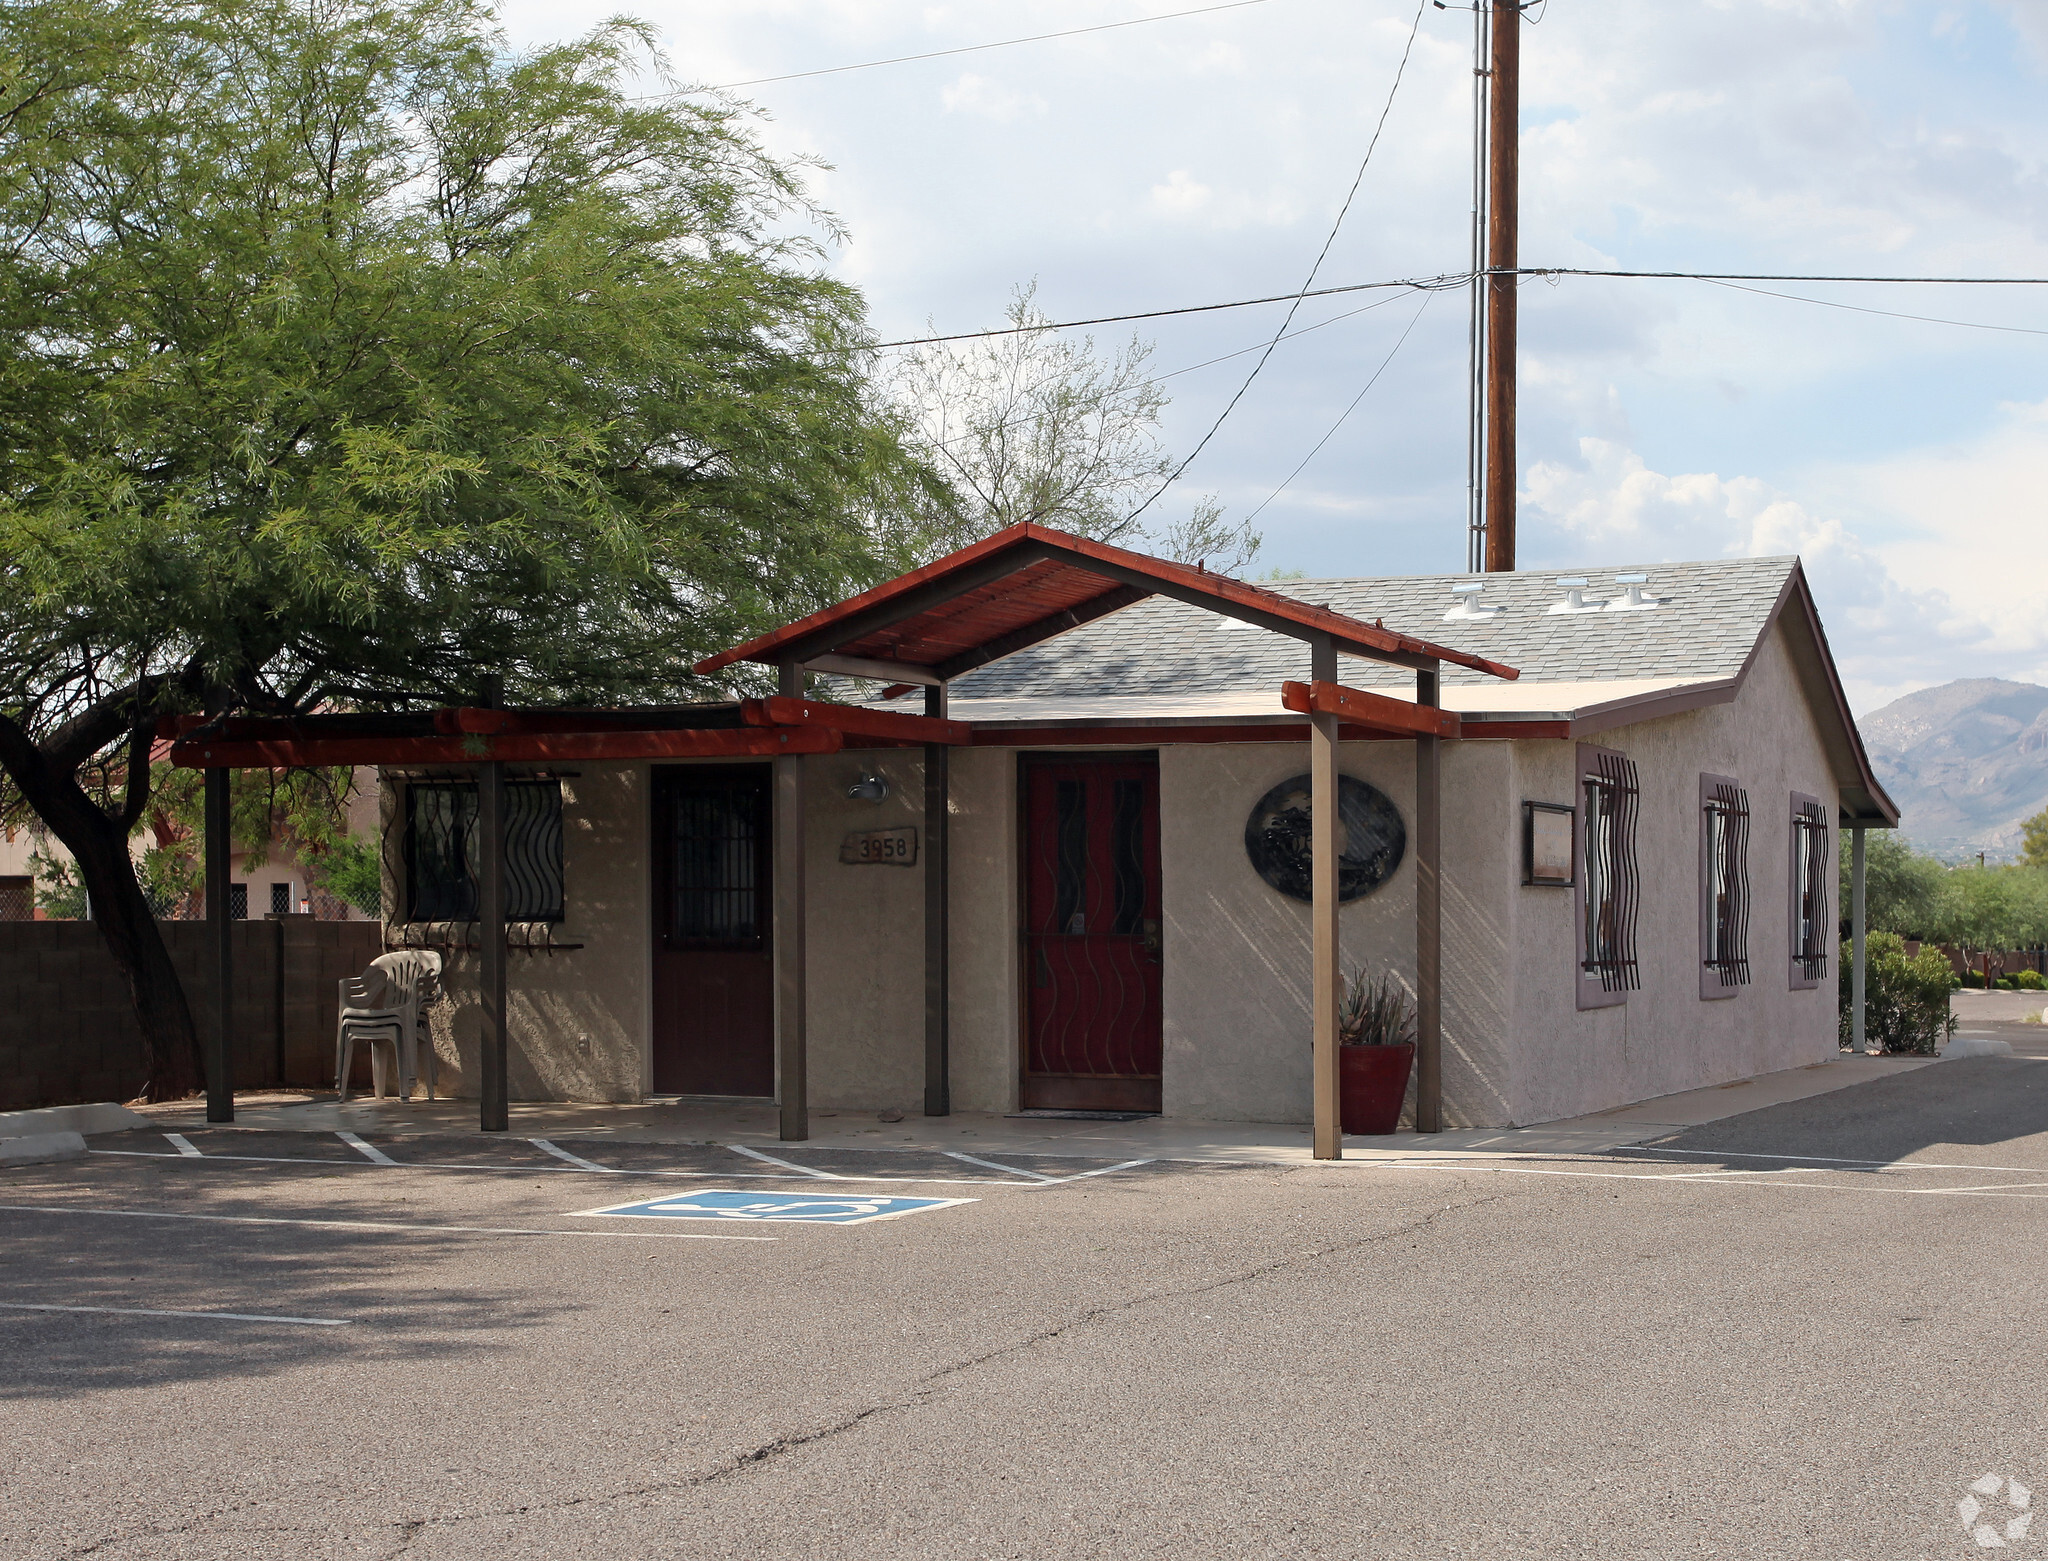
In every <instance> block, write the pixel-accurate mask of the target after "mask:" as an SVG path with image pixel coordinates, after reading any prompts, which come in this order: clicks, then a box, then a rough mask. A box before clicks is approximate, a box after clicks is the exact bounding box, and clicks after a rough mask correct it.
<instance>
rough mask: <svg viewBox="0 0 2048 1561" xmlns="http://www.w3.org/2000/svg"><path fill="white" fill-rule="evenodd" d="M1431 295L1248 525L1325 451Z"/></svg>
mask: <svg viewBox="0 0 2048 1561" xmlns="http://www.w3.org/2000/svg"><path fill="white" fill-rule="evenodd" d="M1429 298H1430V295H1429V294H1428V293H1424V294H1423V295H1422V302H1421V303H1420V304H1419V305H1417V307H1416V310H1415V315H1414V317H1413V318H1412V319H1410V320H1409V322H1408V324H1407V327H1406V329H1404V330H1403V331H1402V332H1401V334H1400V336H1399V337H1398V338H1396V340H1395V342H1394V345H1393V346H1391V347H1389V348H1388V349H1387V355H1386V356H1385V357H1384V358H1382V359H1380V366H1379V367H1378V368H1376V369H1374V370H1373V371H1372V378H1371V379H1369V380H1367V381H1366V382H1365V384H1364V386H1363V387H1362V388H1361V389H1360V390H1359V392H1358V394H1357V395H1355V396H1353V397H1352V398H1351V405H1349V406H1348V407H1346V408H1345V409H1344V410H1343V411H1342V412H1341V413H1340V414H1338V417H1337V421H1336V422H1334V423H1332V424H1331V425H1330V431H1329V432H1328V433H1326V434H1324V435H1323V437H1322V438H1320V439H1318V440H1317V441H1316V442H1315V448H1314V449H1312V450H1310V451H1309V452H1308V454H1306V455H1304V456H1303V457H1302V458H1301V460H1300V462H1299V464H1297V465H1296V466H1295V468H1294V470H1293V471H1291V472H1289V473H1288V474H1287V476H1286V477H1285V478H1284V479H1283V480H1282V481H1281V484H1280V486H1279V487H1277V488H1275V489H1274V490H1273V491H1272V492H1271V493H1269V494H1267V495H1266V496H1265V498H1264V499H1262V500H1260V502H1259V507H1258V509H1255V510H1253V511H1252V512H1251V513H1250V514H1249V515H1247V516H1245V518H1244V521H1245V524H1246V525H1250V524H1251V523H1252V522H1253V521H1254V520H1257V519H1258V518H1259V514H1260V512H1261V511H1263V510H1264V509H1265V507H1266V506H1267V505H1268V504H1271V503H1272V502H1273V501H1274V500H1275V499H1277V498H1279V497H1280V495H1281V494H1282V493H1284V492H1286V491H1287V485H1288V483H1291V482H1293V481H1294V479H1295V478H1297V477H1299V476H1300V475H1301V474H1302V472H1303V471H1305V470H1306V469H1307V467H1308V463H1309V462H1310V461H1313V460H1314V459H1315V458H1316V457H1317V456H1318V455H1319V454H1321V453H1322V448H1323V446H1324V445H1326V444H1328V443H1329V442H1330V441H1331V440H1332V439H1334V438H1336V437H1337V430H1338V429H1340V428H1342V427H1343V426H1344V424H1345V423H1346V422H1347V421H1349V419H1350V417H1351V414H1352V413H1353V412H1356V411H1357V410H1358V404H1359V402H1361V401H1363V400H1364V399H1365V393H1366V391H1368V390H1371V389H1372V387H1373V386H1375V385H1377V384H1378V383H1379V381H1380V376H1381V375H1382V374H1384V373H1386V372H1387V365H1388V364H1390V363H1392V362H1393V361H1394V354H1396V353H1397V352H1399V351H1400V350H1401V347H1402V344H1403V343H1405V342H1406V341H1407V340H1408V336H1409V333H1410V332H1412V331H1413V330H1414V329H1415V327H1416V325H1417V324H1418V323H1420V321H1421V319H1422V314H1423V311H1424V310H1425V309H1427V308H1428V307H1429Z"/></svg>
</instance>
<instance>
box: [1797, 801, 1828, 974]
mask: <svg viewBox="0 0 2048 1561" xmlns="http://www.w3.org/2000/svg"><path fill="white" fill-rule="evenodd" d="M1832 876H1833V875H1832V873H1831V872H1830V871H1829V852H1828V813H1827V808H1826V806H1825V805H1824V804H1823V803H1822V802H1821V800H1820V798H1818V797H1809V796H1807V795H1806V794H1805V793H1803V792H1797V791H1795V792H1794V793H1792V863H1791V875H1790V877H1791V883H1790V888H1791V891H1792V893H1791V898H1792V906H1791V923H1792V985H1793V986H1794V987H1811V986H1818V985H1820V983H1821V982H1822V981H1823V980H1824V979H1825V978H1826V976H1827V973H1828V946H1829V944H1830V943H1832V942H1833V941H1834V935H1835V931H1836V929H1835V925H1834V921H1833V919H1832V916H1831V913H1830V906H1829V896H1828V879H1829V878H1830V877H1832Z"/></svg>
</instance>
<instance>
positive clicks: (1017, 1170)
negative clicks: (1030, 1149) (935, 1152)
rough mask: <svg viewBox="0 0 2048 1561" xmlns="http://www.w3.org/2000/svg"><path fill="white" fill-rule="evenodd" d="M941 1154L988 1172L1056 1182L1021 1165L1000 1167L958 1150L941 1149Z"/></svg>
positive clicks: (993, 1162) (992, 1162) (990, 1161)
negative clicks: (999, 1172)
mask: <svg viewBox="0 0 2048 1561" xmlns="http://www.w3.org/2000/svg"><path fill="white" fill-rule="evenodd" d="M939 1153H940V1154H942V1155H944V1156H945V1157H946V1158H947V1159H949V1160H965V1161H966V1162H967V1163H968V1164H969V1165H978V1166H980V1167H982V1169H984V1170H988V1171H1001V1172H1003V1173H1005V1174H1006V1175H1009V1176H1029V1177H1031V1178H1033V1179H1034V1180H1036V1181H1040V1182H1050V1181H1053V1180H1055V1178H1054V1177H1050V1176H1047V1175H1045V1174H1043V1173H1042V1172H1039V1171H1027V1170H1025V1169H1024V1168H1023V1167H1022V1166H1021V1165H998V1164H997V1163H996V1162H995V1161H993V1160H984V1159H982V1158H981V1157H980V1156H979V1155H971V1154H962V1153H961V1152H960V1151H959V1150H957V1149H941V1150H940V1151H939Z"/></svg>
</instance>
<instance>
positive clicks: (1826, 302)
mask: <svg viewBox="0 0 2048 1561" xmlns="http://www.w3.org/2000/svg"><path fill="white" fill-rule="evenodd" d="M1700 280H1701V281H1703V282H1712V283H1713V284H1714V286H1716V287H1725V288H1727V289H1729V290H1730V291H1731V292H1737V293H1755V294H1756V295H1757V296H1758V297H1759V298H1784V299H1788V300H1790V301H1791V302H1793V303H1795V304H1818V305H1819V306H1820V307H1821V308H1823V309H1848V310H1850V311H1852V312H1853V313H1856V314H1881V315H1883V316H1884V317H1885V318H1886V319H1888V320H1919V321H1921V322H1922V323H1924V324H1927V325H1959V326H1961V327H1963V328H1964V329H1965V330H1971V331H2011V332H2013V333H2014V334H2015V335H2020V336H2048V330H2043V329H2041V328H2039V327H2038V326H2031V325H1988V324H1986V323H1985V322H1984V321H1982V320H1945V319H1942V318H1940V317H1939V316H1937V315H1932V314H1901V313H1900V312H1899V311H1898V310H1896V309H1872V308H1868V307H1867V306H1865V305H1863V304H1845V303H1837V302H1836V301H1835V300H1834V299H1832V298H1802V297H1800V296H1799V295H1798V294H1797V293H1779V292H1773V291H1772V290H1771V289H1770V288H1768V287H1746V286H1744V285H1743V284H1742V283H1740V282H1724V281H1721V280H1720V279H1719V278H1717V277H1701V278H1700Z"/></svg>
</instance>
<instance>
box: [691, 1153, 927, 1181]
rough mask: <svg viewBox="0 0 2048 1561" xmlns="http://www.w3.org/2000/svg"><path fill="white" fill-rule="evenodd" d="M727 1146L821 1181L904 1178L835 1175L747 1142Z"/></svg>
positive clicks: (894, 1178) (747, 1155)
mask: <svg viewBox="0 0 2048 1561" xmlns="http://www.w3.org/2000/svg"><path fill="white" fill-rule="evenodd" d="M725 1147H726V1148H728V1149H730V1150H731V1151H732V1152H733V1153H734V1154H743V1155H745V1156H746V1157H747V1158H748V1159H749V1160H760V1161H763V1162H765V1163H766V1164H769V1165H779V1166H781V1167H782V1168H783V1169H784V1170H785V1171H801V1172H802V1173H803V1174H804V1175H806V1176H811V1177H815V1178H817V1179H818V1180H819V1181H821V1182H849V1181H864V1182H879V1181H900V1180H901V1179H902V1178H900V1177H894V1176H890V1177H881V1176H860V1177H854V1176H835V1175H834V1174H833V1173H832V1172H830V1171H820V1170H815V1169H813V1168H812V1167H810V1166H808V1165H798V1164H797V1163H796V1162H795V1161H794V1160H783V1159H779V1158H778V1157H776V1156H775V1155H772V1154H763V1153H762V1152H761V1151H760V1150H758V1149H749V1148H748V1147H747V1146H746V1145H745V1144H727V1145H726V1146H725Z"/></svg>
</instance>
